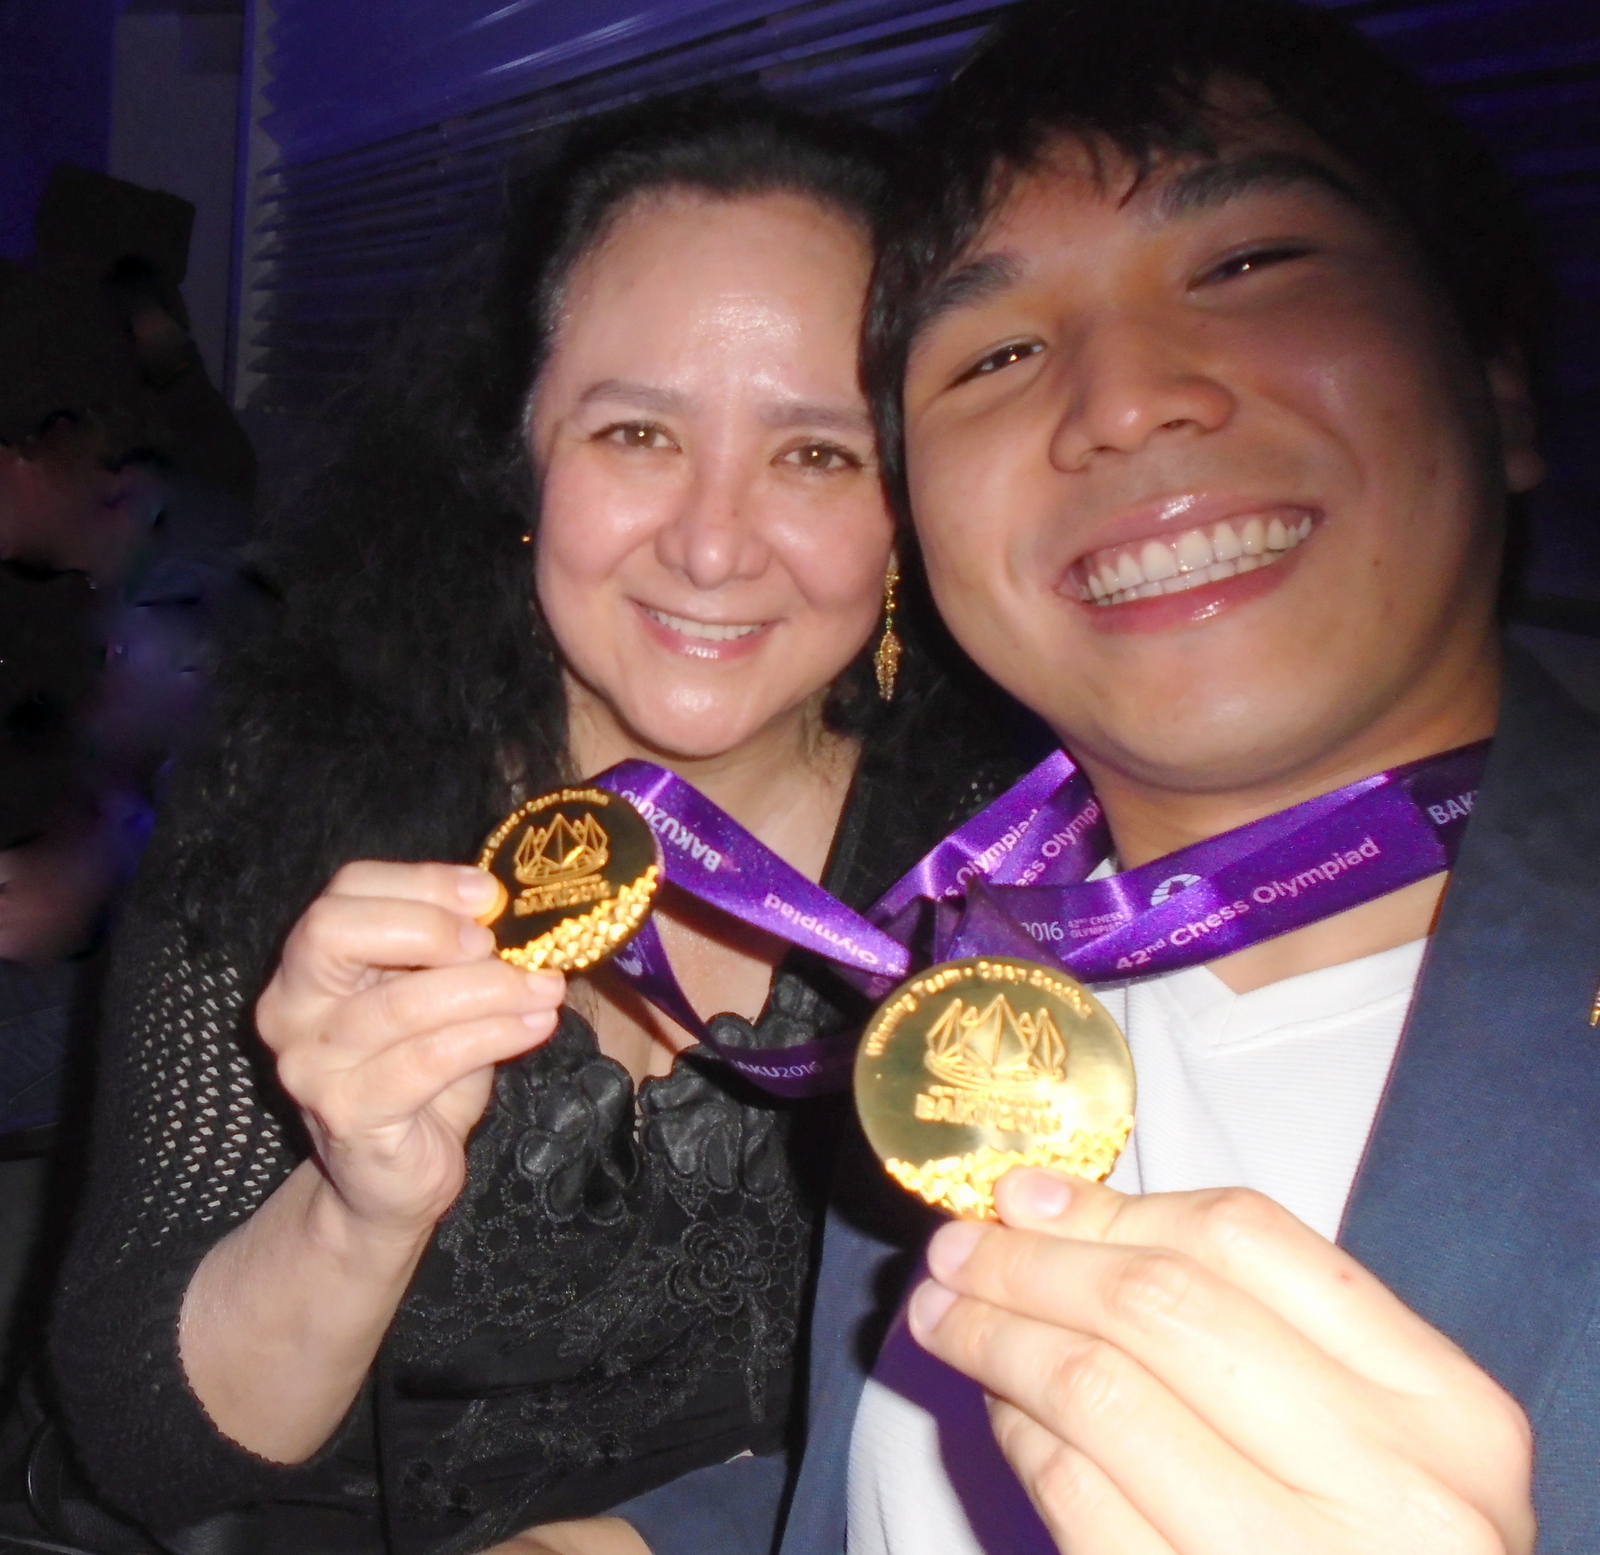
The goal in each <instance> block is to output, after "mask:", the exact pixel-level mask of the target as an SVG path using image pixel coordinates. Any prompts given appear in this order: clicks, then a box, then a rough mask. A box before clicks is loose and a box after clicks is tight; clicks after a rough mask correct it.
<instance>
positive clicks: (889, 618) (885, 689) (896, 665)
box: [872, 556, 900, 702]
mask: <svg viewBox="0 0 1600 1555" xmlns="http://www.w3.org/2000/svg"><path fill="white" fill-rule="evenodd" d="M899 583H900V562H899V560H898V558H896V557H893V556H891V557H890V558H889V571H888V572H887V573H886V574H885V575H884V579H883V636H882V637H880V638H879V639H878V646H877V650H876V651H875V652H874V653H873V655H872V667H873V669H874V670H875V671H876V672H877V675H878V695H879V696H880V697H882V698H883V700H884V701H885V702H892V701H893V700H894V681H895V676H896V675H897V674H898V673H899V671H900V635H899V633H898V632H896V631H895V629H894V608H895V590H896V589H897V588H898V587H899Z"/></svg>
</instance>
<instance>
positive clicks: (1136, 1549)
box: [989, 1398, 1177, 1555]
mask: <svg viewBox="0 0 1600 1555" xmlns="http://www.w3.org/2000/svg"><path fill="white" fill-rule="evenodd" d="M989 1419H990V1422H991V1423H992V1424H993V1426H994V1435H995V1440H996V1441H997V1442H999V1444H1000V1450H1001V1452H1003V1453H1004V1454H1005V1455H1006V1461H1007V1462H1008V1463H1010V1465H1011V1467H1012V1470H1013V1471H1014V1472H1015V1474H1016V1476H1017V1479H1018V1480H1019V1481H1020V1482H1021V1484H1022V1486H1023V1488H1024V1489H1025V1490H1026V1491H1027V1492H1028V1495H1029V1496H1030V1497H1031V1498H1032V1500H1033V1504H1034V1509H1035V1510H1036V1511H1037V1512H1038V1513H1039V1516H1040V1517H1042V1518H1043V1519H1044V1522H1045V1526H1046V1527H1047V1528H1049V1530H1050V1536H1051V1538H1053V1539H1054V1540H1055V1541H1056V1544H1057V1546H1058V1547H1059V1548H1060V1550H1061V1552H1062V1555H1177V1552H1176V1550H1175V1549H1174V1547H1173V1545H1172V1544H1170V1543H1169V1542H1168V1541H1167V1540H1166V1539H1164V1538H1163V1537H1162V1536H1161V1535H1160V1534H1159V1533H1157V1532H1156V1530H1155V1529H1154V1528H1153V1527H1151V1525H1150V1521H1149V1519H1148V1518H1146V1517H1145V1516H1144V1515H1143V1514H1142V1513H1141V1512H1139V1511H1137V1510H1136V1509H1135V1508H1134V1506H1133V1504H1132V1503H1131V1502H1130V1501H1129V1500H1128V1498H1127V1497H1126V1496H1125V1495H1123V1493H1122V1492H1121V1491H1120V1490H1119V1489H1118V1488H1117V1487H1116V1485H1115V1484H1113V1483H1112V1480H1111V1477H1110V1476H1109V1475H1108V1474H1107V1473H1106V1472H1105V1470H1104V1469H1102V1468H1101V1467H1100V1466H1099V1465H1098V1464H1097V1463H1096V1462H1095V1461H1094V1459H1092V1458H1091V1457H1089V1456H1088V1454H1086V1453H1083V1452H1080V1451H1079V1450H1078V1449H1077V1448H1076V1447H1073V1446H1071V1445H1069V1444H1068V1443H1066V1442H1064V1441H1062V1440H1061V1438H1060V1437H1058V1436H1056V1435H1054V1434H1053V1433H1052V1432H1050V1431H1047V1430H1045V1428H1044V1427H1043V1426H1042V1425H1040V1424H1039V1423H1038V1421H1036V1420H1034V1419H1033V1418H1032V1417H1031V1416H1029V1415H1026V1414H1024V1413H1023V1412H1022V1411H1021V1410H1020V1409H1018V1408H1017V1407H1016V1406H1015V1405H1013V1404H1008V1403H1006V1402H1005V1400H1004V1399H998V1398H991V1399H990V1400H989Z"/></svg>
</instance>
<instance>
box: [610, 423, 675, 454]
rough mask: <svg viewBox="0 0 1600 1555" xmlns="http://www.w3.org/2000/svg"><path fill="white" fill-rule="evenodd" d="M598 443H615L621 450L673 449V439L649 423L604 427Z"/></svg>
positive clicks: (619, 424)
mask: <svg viewBox="0 0 1600 1555" xmlns="http://www.w3.org/2000/svg"><path fill="white" fill-rule="evenodd" d="M597 441H599V442H603V443H615V444H616V445H617V446H618V447H619V448H671V447H673V446H675V445H674V444H673V441H672V439H671V438H670V437H669V436H668V435H667V433H666V431H665V429H664V428H662V427H658V426H654V425H652V424H651V423H650V422H648V421H619V422H617V424H616V425H615V426H609V427H604V428H602V430H601V431H600V433H599V434H598V438H597Z"/></svg>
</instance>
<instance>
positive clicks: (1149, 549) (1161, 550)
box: [1139, 540, 1178, 583]
mask: <svg viewBox="0 0 1600 1555" xmlns="http://www.w3.org/2000/svg"><path fill="white" fill-rule="evenodd" d="M1139 567H1140V570H1141V571H1142V572H1143V573H1144V575H1145V580H1146V582H1149V583H1159V582H1160V581H1161V580H1162V579H1163V578H1175V577H1177V575H1178V558H1177V557H1176V556H1174V555H1173V554H1172V547H1171V546H1170V545H1163V544H1162V543H1161V542H1160V541H1159V540H1146V541H1145V543H1144V549H1143V550H1142V551H1140V552H1139Z"/></svg>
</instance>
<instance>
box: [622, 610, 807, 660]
mask: <svg viewBox="0 0 1600 1555" xmlns="http://www.w3.org/2000/svg"><path fill="white" fill-rule="evenodd" d="M633 603H634V604H635V606H636V607H637V609H638V612H639V615H640V616H641V617H642V618H643V621H644V624H645V630H646V631H647V632H648V633H649V635H650V636H651V637H652V638H653V639H654V640H655V641H656V642H658V643H660V644H661V645H662V646H663V647H665V648H667V649H670V650H671V651H672V652H674V653H682V654H685V655H687V656H688V657H690V658H694V659H710V660H716V661H725V660H729V659H739V658H748V657H749V656H750V655H751V654H752V653H754V652H755V651H756V649H757V648H758V647H759V646H760V644H761V643H762V642H763V641H764V640H765V639H766V638H767V637H769V636H770V635H771V633H772V629H773V627H774V626H776V625H777V623H776V622H775V621H743V622H739V621H700V620H696V619H695V618H694V617H693V616H680V615H674V614H672V613H671V612H670V611H666V610H658V609H656V608H655V607H654V606H653V605H646V604H641V603H640V602H639V601H637V600H635V601H634V602H633Z"/></svg>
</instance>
